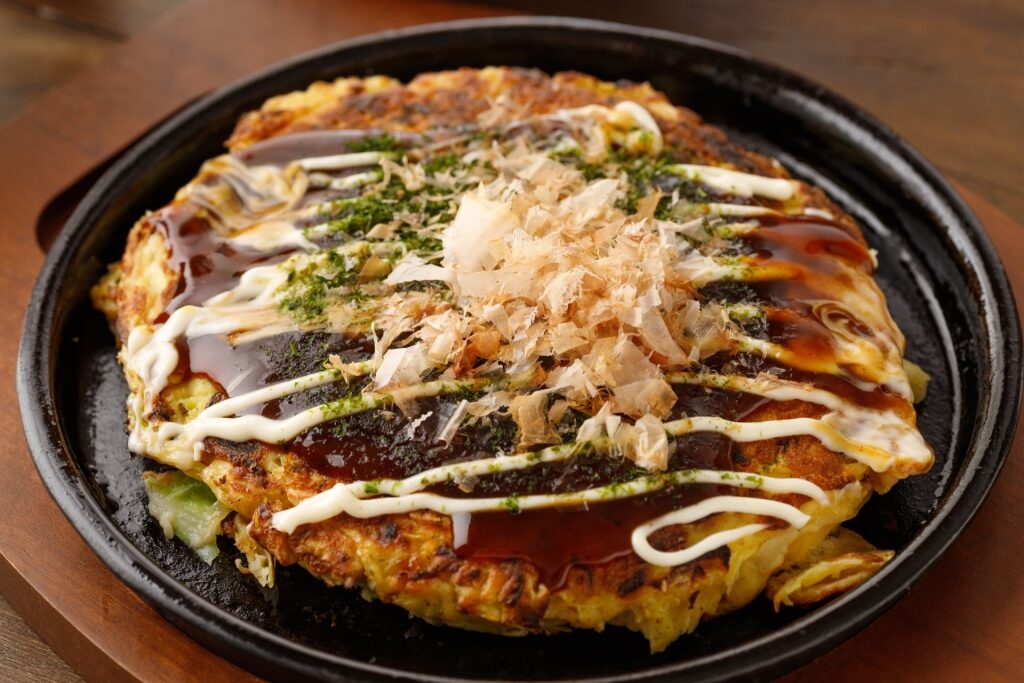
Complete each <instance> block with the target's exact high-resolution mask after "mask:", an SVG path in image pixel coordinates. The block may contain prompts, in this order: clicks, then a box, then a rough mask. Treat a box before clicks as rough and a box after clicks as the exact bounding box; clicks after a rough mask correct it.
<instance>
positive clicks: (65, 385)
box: [18, 18, 1021, 681]
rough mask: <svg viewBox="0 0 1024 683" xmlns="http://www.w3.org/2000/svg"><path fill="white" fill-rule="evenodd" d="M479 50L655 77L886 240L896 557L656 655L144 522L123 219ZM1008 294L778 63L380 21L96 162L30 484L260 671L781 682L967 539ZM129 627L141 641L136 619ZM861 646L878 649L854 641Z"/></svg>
mask: <svg viewBox="0 0 1024 683" xmlns="http://www.w3.org/2000/svg"><path fill="white" fill-rule="evenodd" d="M489 64H500V65H521V66H530V67H538V68H541V69H544V70H546V71H548V72H552V71H557V70H566V69H575V70H578V71H583V72H586V73H591V74H594V75H596V76H599V77H601V78H604V79H611V80H614V79H619V78H626V79H631V80H636V81H644V80H647V81H650V82H651V83H652V84H653V85H654V87H656V88H658V89H660V90H662V91H664V92H665V93H666V94H667V95H668V97H669V98H670V99H671V100H672V101H673V102H676V103H679V104H683V105H685V106H688V107H691V108H693V109H694V110H696V111H697V112H698V113H700V114H701V115H703V116H704V117H705V118H706V119H707V120H708V121H710V122H711V123H714V124H716V125H719V126H721V127H723V128H725V129H726V130H728V131H729V132H730V133H732V134H734V135H735V136H736V137H737V138H739V139H740V140H741V141H742V142H744V143H745V144H747V145H749V146H750V147H752V148H754V149H756V150H759V151H762V152H765V153H767V154H770V155H773V156H775V157H777V158H779V159H780V160H781V161H782V162H783V163H784V164H786V165H787V166H788V167H789V168H790V169H791V170H792V171H793V172H794V173H795V174H796V175H798V176H800V177H802V178H805V179H807V180H809V181H811V182H813V183H816V184H818V185H820V186H822V187H823V188H825V189H826V190H827V191H828V192H829V194H830V195H831V196H832V197H833V198H835V199H836V200H837V201H838V202H839V203H840V204H841V205H843V207H844V208H845V209H846V210H847V211H849V212H850V213H851V214H852V215H853V216H854V217H856V218H857V219H858V220H859V221H860V224H861V225H862V226H863V228H864V231H865V233H866V236H867V238H868V240H869V242H871V244H872V246H873V247H874V248H876V249H877V250H878V252H879V261H880V267H879V280H880V283H881V286H882V288H883V289H884V290H885V292H886V294H887V296H888V298H889V305H890V308H891V310H892V312H893V314H894V316H895V318H896V320H897V321H898V322H899V324H900V326H901V327H902V329H903V330H904V332H905V333H906V336H907V339H908V349H909V350H908V356H909V357H910V358H911V359H912V360H915V361H917V362H918V363H919V364H921V365H922V366H924V368H925V369H926V370H927V371H928V372H929V373H930V374H931V376H932V383H931V387H930V389H929V392H928V398H927V399H926V400H925V402H924V403H923V404H922V405H920V406H919V415H920V418H919V419H920V423H921V427H922V430H923V432H924V434H925V437H926V438H927V439H928V441H929V443H931V444H932V446H933V447H934V448H935V452H936V464H935V467H934V468H933V469H932V471H931V472H930V473H929V474H927V475H925V476H920V477H915V478H913V479H911V480H907V481H904V482H901V483H900V484H899V485H898V486H897V487H896V488H895V489H894V490H893V491H892V492H891V493H889V494H888V495H886V496H876V497H875V498H873V499H872V501H871V502H870V503H869V504H868V506H867V507H865V509H864V510H863V511H862V513H861V515H860V516H859V517H858V518H857V519H856V520H855V521H854V522H853V523H852V526H853V527H854V528H855V529H856V530H858V531H860V532H861V533H862V534H863V535H865V536H866V537H867V538H868V539H869V540H871V541H872V542H874V543H875V544H876V545H877V546H879V547H883V548H893V549H896V550H897V551H899V552H898V554H897V556H896V559H895V560H894V561H893V562H892V563H891V564H890V565H889V566H887V567H886V568H885V569H884V570H883V571H882V572H881V573H879V574H878V575H877V576H875V577H874V578H873V579H872V580H870V581H868V582H867V583H866V584H864V585H863V586H861V587H860V588H859V589H857V590H855V591H853V592H851V593H849V594H847V595H844V596H841V597H839V598H837V599H834V600H832V601H831V602H828V603H826V604H824V605H820V606H818V607H816V608H814V609H812V610H808V611H800V610H787V611H785V612H782V613H781V614H775V613H774V612H773V611H772V610H771V608H770V606H769V604H768V601H766V600H763V599H759V600H757V601H755V602H754V603H753V604H752V605H750V606H748V607H747V608H744V609H743V610H740V611H739V612H736V613H734V614H732V615H729V616H725V617H722V618H719V619H716V620H713V621H709V622H707V623H704V624H702V625H701V626H700V627H699V628H698V630H697V632H696V633H695V634H693V635H691V636H686V637H683V638H680V639H679V640H678V641H677V642H676V643H675V644H674V645H672V646H671V647H670V648H668V650H666V651H665V652H662V653H660V654H658V655H655V656H651V655H650V654H648V652H647V646H646V642H645V641H644V640H643V639H642V638H641V637H640V636H638V635H636V634H633V633H631V632H629V631H626V630H625V629H621V628H615V627H610V628H608V629H607V630H606V631H605V632H604V633H591V632H582V631H581V632H574V633H569V634H563V635H558V636H548V637H544V636H535V637H526V638H518V639H513V638H502V637H497V636H488V635H483V634H476V633H469V632H464V631H460V630H455V629H449V628H438V627H433V626H429V625H427V624H425V623H423V622H420V621H418V620H412V619H409V618H408V617H407V616H406V614H405V612H404V611H402V610H400V609H398V608H394V607H390V606H387V605H381V604H376V603H372V604H371V603H367V602H364V601H363V600H362V599H361V598H360V597H358V595H357V594H356V593H355V592H354V591H346V590H341V589H327V588H326V587H324V586H323V585H321V584H320V583H318V582H317V581H316V580H314V579H312V578H311V577H310V576H308V575H307V574H305V572H304V571H302V570H301V569H298V568H286V569H284V570H282V571H281V572H280V575H279V585H278V587H277V588H276V589H275V590H274V591H271V592H265V591H261V590H260V589H259V587H258V586H257V585H256V584H255V582H253V581H251V580H248V579H247V578H246V577H244V576H243V575H241V574H239V573H238V572H237V571H236V570H235V567H234V565H233V561H232V560H233V554H232V552H231V551H229V550H228V549H227V547H226V546H225V552H223V553H222V554H221V556H220V557H219V558H218V559H217V561H216V562H215V563H214V565H213V566H212V567H207V566H206V565H205V564H203V563H202V562H201V561H199V560H198V559H197V558H196V557H195V556H194V555H193V554H192V553H191V552H190V551H189V550H187V549H186V548H184V547H183V546H182V545H180V544H178V543H177V542H175V541H168V540H166V539H165V538H164V537H163V535H162V533H161V532H160V529H159V526H158V525H157V524H156V523H155V522H154V521H153V520H151V519H150V517H149V515H148V513H147V512H146V502H145V494H144V492H143V488H142V485H141V482H140V479H139V473H140V472H141V470H142V469H143V467H144V465H145V463H144V462H143V460H142V459H140V458H137V457H129V454H128V451H127V439H126V437H125V434H124V432H123V424H124V399H125V396H126V393H127V389H126V387H125V384H124V381H123V379H122V376H121V371H120V369H119V367H118V366H117V363H116V359H115V349H114V346H113V338H112V336H111V335H110V333H109V331H108V330H107V329H106V326H105V323H104V322H103V320H102V319H101V317H100V315H99V314H97V313H96V312H94V311H93V310H92V309H91V307H90V305H89V301H88V290H89V287H90V286H91V285H92V284H93V283H94V282H95V281H96V279H97V278H98V277H99V275H100V273H101V271H102V269H103V268H104V265H105V264H106V263H108V262H110V261H113V260H115V259H117V258H118V257H119V256H120V253H121V250H122V249H123V245H124V239H125V236H126V234H127V231H128V229H129V227H130V226H131V225H132V223H133V222H134V221H135V219H136V218H138V217H139V216H140V215H141V214H142V213H143V212H144V211H145V210H147V209H155V208H158V207H159V206H161V205H163V204H164V203H166V202H167V201H169V200H170V199H171V198H172V197H173V195H174V192H175V190H176V189H177V188H178V187H179V186H181V185H182V184H184V183H185V182H186V181H187V180H188V179H189V178H190V177H191V176H192V175H193V174H194V173H195V172H196V170H197V169H198V167H199V165H200V163H201V162H202V160H204V159H206V158H208V157H211V156H214V155H216V154H218V153H220V152H221V151H222V149H223V148H222V143H223V141H224V140H225V139H226V138H227V136H228V134H229V132H230V130H231V128H232V127H233V124H234V122H235V120H236V119H237V117H238V116H239V115H240V114H241V113H242V112H244V111H246V110H249V109H252V108H255V107H258V106H259V104H260V103H261V102H262V101H263V100H264V99H266V98H267V97H269V96H271V95H275V94H278V93H283V92H287V91H290V90H294V89H299V88H304V87H305V86H306V85H308V84H309V83H310V82H312V81H315V80H317V79H333V78H335V77H337V76H342V75H350V74H352V75H367V74H370V73H384V74H389V75H392V76H396V77H399V78H402V79H408V78H410V77H412V76H414V75H415V74H417V73H419V72H422V71H432V70H437V69H445V68H454V67H459V66H478V67H479V66H485V65H489ZM1020 379H1021V337H1020V328H1019V323H1018V320H1017V313H1016V310H1015V307H1014V302H1013V298H1012V295H1011V293H1010V288H1009V285H1008V283H1007V280H1006V276H1005V274H1004V272H1003V269H1002V266H1001V264H1000V263H999V260H998V258H997V257H996V255H995V253H994V251H993V248H992V245H991V244H990V243H989V241H988V239H987V238H986V237H985V235H984V233H983V232H982V229H981V227H980V226H979V224H978V221H977V219H976V218H975V217H974V216H973V215H972V214H971V212H970V211H969V210H968V209H967V207H966V206H965V205H964V203H963V201H962V200H961V199H960V198H959V197H958V196H957V195H956V194H955V192H954V191H953V190H952V189H951V188H950V187H949V185H948V184H947V183H946V182H945V180H943V178H942V177H941V176H940V175H939V174H938V173H937V172H936V171H935V169H933V168H932V167H931V166H930V165H929V164H928V163H927V162H926V161H924V160H923V159H922V158H921V157H920V156H919V155H918V153H917V152H916V151H914V150H913V149H911V148H910V147H909V146H908V145H907V144H906V143H905V142H904V141H902V140H901V139H900V138H899V137H897V136H896V135H895V134H894V133H893V132H892V131H890V130H889V129H887V128H886V127H885V126H883V125H882V124H880V123H879V122H878V121H876V120H875V119H874V118H872V117H871V116H869V115H868V114H866V113H864V112H863V111H861V110H860V109H858V108H856V107H854V106H853V105H851V104H850V103H848V102H846V101H844V100H843V99H841V98H839V97H837V96H836V95H834V94H833V93H831V92H829V91H828V90H825V89H824V88H822V87H820V86H818V85H815V84H813V83H810V82H808V81H806V80H805V79H803V78H800V77H798V76H795V75H793V74H791V73H788V72H786V71H783V70H781V69H779V68H777V67H774V66H770V65H767V64H764V63H762V62H759V61H757V60H755V59H753V58H752V57H750V56H748V55H746V54H743V53H740V52H737V51H736V50H733V49H731V48H727V47H724V46H721V45H717V44H714V43H709V42H707V41H703V40H699V39H696V38H691V37H687V36H683V35H678V34H673V33H667V32H663V31H655V30H650V29H640V28H631V27H626V26H620V25H615V24H606V23H598V22H592V21H581V20H573V19H550V18H547V19H534V18H512V19H498V20H486V21H467V22H455V23H449V24H441V25H434V26H426V27H419V28H414V29H409V30H402V31H395V32H389V33H383V34H377V35H373V36H369V37H365V38H360V39H357V40H351V41H347V42H344V43H340V44H338V45H334V46H331V47H328V48H325V49H322V50H319V51H316V52H313V53H309V54H306V55H303V56H300V57H298V58H297V59H294V60H292V61H290V62H286V63H283V64H279V65H277V66H274V67H271V68H269V69H267V70H265V71H263V72H261V73H259V74H256V75H254V76H252V77H251V78H248V79H246V80H244V81H241V82H238V83H235V84H234V85H231V86H228V87H227V88H224V89H222V90H220V91H217V92H215V93H213V94H212V95H210V96H208V97H206V98H204V99H202V100H201V101H199V102H198V103H196V104H194V105H192V106H190V107H189V108H187V109H186V110H184V111H183V112H181V113H180V114H178V115H177V116H175V117H174V118H173V119H171V120H170V121H168V122H167V123H165V124H164V125H161V126H160V127H159V128H157V129H156V130H154V131H152V132H151V133H150V134H149V135H148V136H146V137H145V138H144V139H143V140H142V141H141V142H139V143H138V144H137V145H136V146H135V147H134V148H132V149H131V150H129V151H128V152H127V153H126V154H124V156H123V157H122V158H121V159H120V160H119V161H118V162H117V163H116V164H115V165H114V166H113V167H112V168H111V169H110V170H109V172H107V173H106V175H104V176H103V177H102V178H101V179H100V180H99V181H98V182H97V183H96V185H95V187H94V188H93V189H92V191H91V192H90V193H89V194H88V196H86V198H85V199H84V200H83V201H82V203H81V205H80V206H79V207H78V209H77V210H76V211H75V213H74V215H73V216H72V217H71V218H70V220H69V221H68V223H67V224H66V226H65V227H64V230H63V231H62V233H61V234H60V236H59V238H58V239H57V241H56V243H55V244H54V246H53V249H52V250H51V252H50V254H49V257H48V259H47V261H46V264H45V266H44V267H43V271H42V273H41V274H40V276H39V280H38V282H37V283H36V288H35V291H34V293H33V297H32V301H31V304H30V307H29V310H28V315H27V319H26V322H25V329H24V333H23V336H22V340H21V351H20V358H19V366H18V392H19V396H20V398H21V410H22V414H23V416H24V424H25V432H26V435H27V437H28V442H29V446H30V448H31V451H32V455H33V457H34V459H35V463H36V467H37V468H38V469H39V473H40V476H41V477H42V479H43V482H44V483H45V485H46V486H47V488H48V489H49V491H50V493H51V494H52V495H53V497H54V499H55V500H56V502H57V504H58V505H59V506H60V507H61V509H62V510H63V511H64V513H65V514H66V515H67V517H68V518H69V519H70V521H71V523H72V524H73V525H74V526H75V528H76V529H77V530H78V532H79V533H80V534H81V535H82V536H83V537H84V538H85V540H86V542H87V543H88V544H89V545H90V546H91V547H92V548H93V550H94V551H95V552H96V554H97V555H98V556H99V557H100V558H101V559H102V560H103V561H104V562H105V563H106V564H107V566H109V567H110V568H111V570H112V571H114V572H115V573H116V574H117V575H118V576H119V577H120V578H121V579H122V580H124V581H125V583H127V584H128V585H129V586H131V587H132V588H133V589H134V590H135V591H136V592H138V593H139V594H140V595H141V596H142V597H143V598H145V599H146V600H148V601H149V602H150V603H152V604H153V605H154V606H155V607H156V608H157V609H158V610H160V611H161V612H162V613H163V614H164V615H165V616H166V617H167V618H168V619H170V620H171V621H172V622H173V623H174V624H176V625H177V626H179V627H180V628H181V629H182V630H184V631H185V632H187V633H188V634H190V635H191V636H193V637H194V638H196V639H197V640H199V641H201V642H202V643H204V644H205V645H207V646H208V647H210V648H211V649H212V650H214V651H216V652H218V653H220V654H222V655H224V656H226V657H228V658H229V659H231V660H233V661H236V662H238V663H239V664H241V665H242V666H245V667H247V668H248V669H250V670H252V671H253V672H254V673H257V674H259V675H262V676H264V677H270V678H278V679H290V678H303V679H310V678H313V679H345V680H382V679H389V678H393V677H395V676H405V677H410V678H414V679H418V680H445V681H456V680H482V679H505V680H538V681H539V680H544V681H550V680H568V679H572V680H591V681H596V680H609V681H612V680H629V681H635V680H648V679H656V678H672V679H673V680H680V679H694V680H696V679H700V680H720V679H727V678H735V677H750V676H754V675H759V676H773V675H778V674H780V673H782V672H784V671H787V670H789V669H792V668H795V667H796V666H799V665H800V664H802V663H804V662H806V661H808V660H809V659H811V658H812V657H814V656H816V655H819V654H821V653H822V652H824V651H826V650H828V649H830V648H832V647H834V646H835V645H836V644H838V643H839V642H841V641H843V640H844V639H846V638H848V637H849V636H850V635H852V634H853V633H855V632H856V631H858V630H859V629H861V628H863V627H864V626H865V625H866V624H868V623H869V622H870V621H871V620H872V619H874V618H875V617H877V616H878V615H879V614H880V613H881V612H882V611H883V610H885V609H886V608H887V607H889V606H890V605H892V604H893V603H894V602H896V601H897V600H898V599H899V598H900V597H901V596H902V595H903V594H904V593H906V591H907V590H909V588H910V587H911V586H912V585H913V584H914V582H915V581H916V580H917V579H918V578H920V576H921V575H922V574H923V572H924V571H925V570H926V569H928V567H929V566H930V565H931V564H932V563H934V562H935V560H936V559H937V558H938V557H939V556H940V555H941V554H942V552H943V551H944V550H945V549H946V548H947V547H948V546H949V544H950V543H951V542H952V541H953V540H954V539H955V538H956V537H957V535H959V533H960V532H961V531H962V530H963V528H964V526H965V525H966V523H967V522H968V520H969V519H970V517H971V516H972V515H973V514H974V512H975V510H976V509H977V508H978V506H979V505H980V504H981V502H982V500H983V498H984V497H985V494H986V493H987V491H988V489H989V487H990V486H991V484H992V481H993V479H994V478H995V476H996V474H997V473H998V471H999V467H1000V465H1001V464H1002V461H1003V459H1004V457H1005V455H1006V451H1007V448H1008V445H1009V443H1010V439H1011V437H1012V432H1013V428H1014V425H1015V422H1016V417H1017V412H1018V408H1019V401H1020ZM125 637H135V638H141V637H143V635H142V634H129V633H126V634H125ZM865 656H870V653H865Z"/></svg>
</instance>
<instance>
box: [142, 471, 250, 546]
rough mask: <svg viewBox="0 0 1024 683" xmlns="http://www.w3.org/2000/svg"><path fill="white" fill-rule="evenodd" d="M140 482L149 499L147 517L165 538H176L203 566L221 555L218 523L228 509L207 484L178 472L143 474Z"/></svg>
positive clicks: (226, 513) (219, 525) (225, 515)
mask: <svg viewBox="0 0 1024 683" xmlns="http://www.w3.org/2000/svg"><path fill="white" fill-rule="evenodd" d="M142 479H143V481H144V482H145V484H146V493H147V495H148V496H149V514H151V515H153V517H155V518H156V520H157V521H158V522H160V527H161V528H162V529H163V530H164V535H166V536H167V538H171V537H172V536H176V537H178V538H179V539H181V540H182V541H184V542H185V543H186V544H188V546H189V547H190V548H192V549H193V550H194V551H195V552H196V554H197V555H199V557H200V558H201V559H202V560H203V561H204V562H206V564H210V563H212V562H213V560H214V558H215V557H217V555H218V554H220V549H218V548H217V536H218V535H219V534H220V533H221V522H222V521H223V520H224V518H225V517H227V515H228V513H229V512H231V510H229V509H228V508H227V507H226V506H225V505H223V504H222V503H221V502H220V501H218V500H217V497H216V496H214V495H213V491H211V490H210V488H209V487H208V486H207V485H206V484H204V483H203V482H201V481H197V480H195V479H193V478H192V477H189V476H188V475H186V474H183V473H182V472H178V471H177V470H175V471H172V472H144V473H143V474H142Z"/></svg>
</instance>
